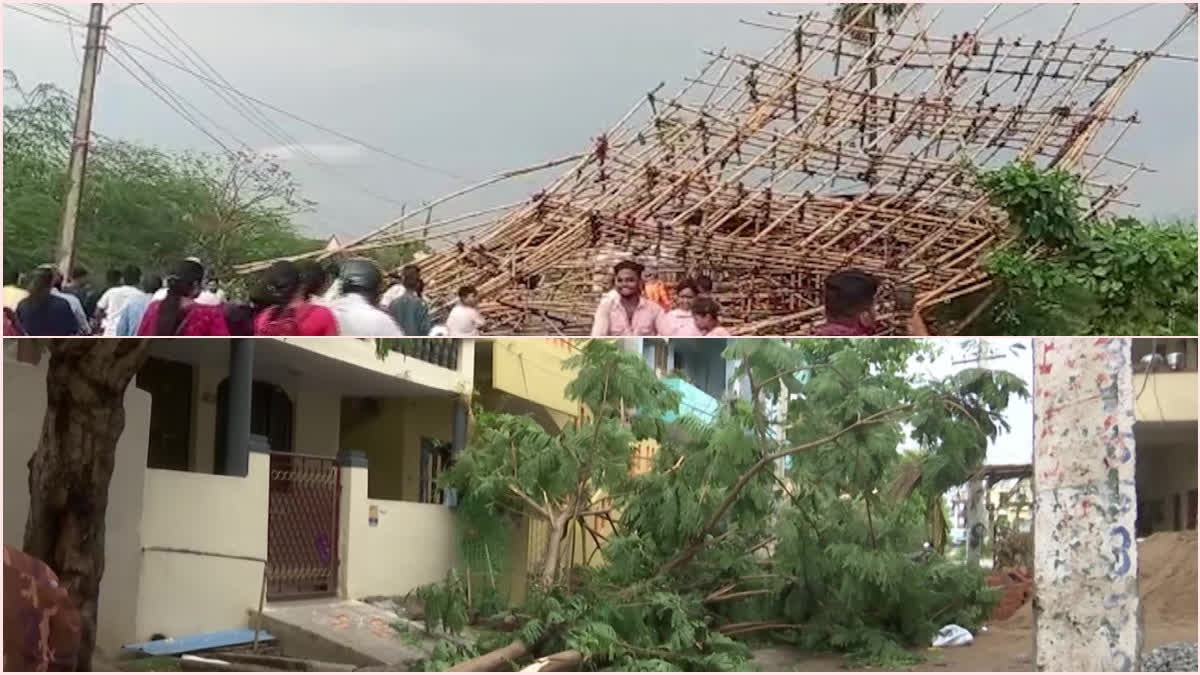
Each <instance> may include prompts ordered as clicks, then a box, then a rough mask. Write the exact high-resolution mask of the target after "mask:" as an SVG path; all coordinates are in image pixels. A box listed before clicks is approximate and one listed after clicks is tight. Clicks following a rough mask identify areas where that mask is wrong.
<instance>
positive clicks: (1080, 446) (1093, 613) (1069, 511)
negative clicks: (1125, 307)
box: [1033, 338, 1142, 672]
mask: <svg viewBox="0 0 1200 675" xmlns="http://www.w3.org/2000/svg"><path fill="white" fill-rule="evenodd" d="M1033 352H1034V358H1035V367H1034V375H1033V410H1034V421H1033V435H1034V437H1033V471H1034V475H1033V485H1034V501H1033V521H1034V525H1033V551H1034V556H1033V576H1034V599H1033V618H1034V662H1035V663H1036V668H1037V670H1039V671H1047V672H1053V671H1064V670H1067V671H1085V672H1086V671H1107V672H1117V671H1120V672H1130V671H1138V670H1140V669H1141V667H1140V658H1141V652H1142V623H1141V600H1140V598H1139V595H1138V546H1137V539H1136V538H1135V537H1136V536H1137V535H1136V528H1135V523H1136V521H1137V494H1136V486H1135V482H1134V467H1135V466H1136V465H1137V455H1136V450H1137V449H1136V447H1135V443H1134V435H1133V425H1134V398H1135V397H1134V390H1133V364H1132V363H1131V354H1130V341H1129V339H1127V338H1087V339H1082V338H1034V340H1033Z"/></svg>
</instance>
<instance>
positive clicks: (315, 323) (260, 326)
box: [254, 260, 338, 337]
mask: <svg viewBox="0 0 1200 675" xmlns="http://www.w3.org/2000/svg"><path fill="white" fill-rule="evenodd" d="M265 281H266V285H267V294H268V296H269V297H270V298H271V305H270V306H269V307H267V308H266V309H264V310H263V311H261V312H259V314H258V316H256V317H255V318H254V334H255V335H281V336H282V335H300V336H306V337H313V336H325V335H337V334H338V327H337V320H336V319H335V318H334V317H333V312H331V311H329V308H328V307H322V306H321V305H315V304H313V303H311V302H309V300H308V293H307V290H308V288H307V284H302V283H301V280H300V268H299V267H297V266H296V263H293V262H290V261H287V260H283V261H280V262H277V263H275V264H274V265H271V267H270V269H268V270H267V276H266V279H265Z"/></svg>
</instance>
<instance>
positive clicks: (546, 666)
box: [520, 649, 583, 673]
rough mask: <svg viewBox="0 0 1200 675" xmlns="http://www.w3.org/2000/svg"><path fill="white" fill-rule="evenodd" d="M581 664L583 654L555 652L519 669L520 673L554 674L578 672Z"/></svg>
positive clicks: (568, 651) (574, 651)
mask: <svg viewBox="0 0 1200 675" xmlns="http://www.w3.org/2000/svg"><path fill="white" fill-rule="evenodd" d="M581 663H583V654H582V653H580V652H578V651H576V650H574V649H568V650H566V651H562V652H557V653H555V654H551V655H549V656H543V657H542V658H540V659H538V660H537V661H534V662H533V663H531V664H529V665H527V666H525V667H524V668H522V669H521V671H520V672H522V673H554V672H563V671H567V670H578V666H579V664H581Z"/></svg>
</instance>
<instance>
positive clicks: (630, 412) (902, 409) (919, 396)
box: [427, 340, 1026, 670]
mask: <svg viewBox="0 0 1200 675" xmlns="http://www.w3.org/2000/svg"><path fill="white" fill-rule="evenodd" d="M595 345H603V346H595ZM615 349H616V347H615V346H612V345H611V343H608V342H601V341H593V342H591V343H587V346H585V347H584V353H583V356H581V363H582V364H583V367H582V370H581V375H580V379H579V380H577V381H576V382H575V383H574V384H573V385H572V391H573V392H574V393H575V394H576V395H578V396H580V399H579V400H587V401H598V404H596V405H594V406H593V405H589V407H591V409H592V412H593V415H594V419H593V420H592V421H589V423H588V425H585V426H583V427H581V428H580V429H578V430H572V431H570V432H567V433H565V434H563V438H561V439H557V438H555V437H552V436H549V435H547V434H545V433H544V432H542V431H539V430H534V429H531V428H529V427H528V426H526V425H524V424H522V423H521V422H519V421H515V420H513V419H511V418H501V417H494V416H485V417H481V418H480V419H478V420H477V424H476V428H475V431H474V436H473V439H472V442H471V443H470V444H469V446H468V449H467V450H466V452H465V453H464V454H463V456H462V459H461V460H460V463H459V464H458V466H457V467H456V468H455V470H454V472H453V474H454V475H453V476H452V477H451V478H450V480H451V481H452V482H454V483H455V484H456V485H459V486H461V487H463V488H464V489H465V490H467V493H468V494H472V490H474V493H473V494H476V495H478V496H479V497H481V498H483V499H486V500H488V501H489V502H490V503H494V504H496V506H497V509H502V508H503V509H514V508H518V509H523V510H524V512H525V513H527V514H532V515H534V517H542V518H545V517H546V516H545V515H544V514H543V511H545V510H546V509H545V505H546V504H547V503H549V502H554V503H562V499H563V498H564V496H566V499H575V498H574V495H578V494H584V493H586V492H587V490H588V489H599V488H603V489H604V493H605V494H606V495H608V496H610V497H611V499H612V512H613V513H615V514H618V515H617V516H616V517H615V518H614V520H613V532H612V533H611V534H610V535H608V536H607V537H606V538H604V539H603V540H602V541H598V543H599V544H600V545H601V553H602V558H603V560H604V561H605V564H604V565H603V566H601V567H595V568H586V569H577V570H572V572H571V574H570V575H569V579H570V583H567V582H566V581H567V579H568V576H567V575H561V574H547V573H546V567H545V566H544V564H543V566H542V567H541V568H540V570H539V572H540V576H541V580H542V581H543V583H541V584H539V585H538V587H537V591H536V592H535V593H534V594H533V595H532V596H531V598H530V599H529V600H528V601H527V602H526V603H525V606H523V607H521V608H518V609H517V610H516V613H517V614H518V615H519V616H522V617H525V623H524V625H523V626H522V628H521V630H520V633H519V635H520V638H519V639H518V640H516V641H514V642H511V643H509V644H506V645H503V646H502V647H500V648H498V649H494V650H492V651H490V652H487V653H485V654H482V655H474V654H473V653H470V652H467V653H464V652H462V651H461V650H460V651H455V652H453V653H450V652H449V651H446V652H443V653H441V654H440V656H439V659H440V660H439V659H434V660H433V661H431V662H430V663H428V664H427V666H429V667H431V668H442V667H445V666H448V665H450V664H451V663H453V662H455V661H457V660H460V659H461V658H462V657H464V656H473V658H472V659H470V660H469V661H466V662H465V663H462V664H460V667H462V668H464V669H487V668H489V667H496V666H498V665H502V664H503V663H504V662H507V661H520V660H521V659H523V658H526V657H527V656H528V655H529V654H531V653H532V654H538V655H550V656H549V657H547V658H550V659H551V660H552V661H554V662H555V663H556V665H558V666H560V667H561V666H566V667H575V666H583V667H587V668H615V669H619V670H692V669H703V670H741V669H746V668H747V666H748V665H749V663H748V657H749V652H748V650H747V649H746V647H745V645H744V644H743V643H742V642H741V641H740V639H739V636H745V635H751V634H756V635H760V636H763V637H767V638H770V639H776V640H787V641H798V642H799V643H801V644H803V645H805V646H808V647H811V648H814V649H835V650H838V651H842V652H844V653H847V654H850V655H852V656H855V657H858V658H861V659H865V660H870V661H874V662H891V663H895V662H896V661H898V660H900V659H910V658H911V657H909V656H908V652H907V651H906V648H908V647H912V646H914V645H918V644H924V643H925V641H926V640H928V638H929V635H931V634H932V633H933V632H934V631H935V630H936V628H937V627H938V626H939V625H941V623H946V622H950V621H957V622H960V623H963V624H966V625H968V626H973V625H978V623H979V621H980V619H981V618H982V616H983V615H984V613H985V612H986V611H987V609H988V607H989V603H990V601H991V595H990V593H989V591H988V590H987V587H986V584H985V583H984V581H983V579H982V576H981V573H980V572H978V571H977V570H972V569H966V568H962V567H961V566H957V565H955V564H953V563H950V562H948V561H946V560H944V559H942V558H941V557H940V556H939V555H938V554H937V553H936V551H935V552H931V553H922V552H921V551H922V542H923V541H924V540H925V533H926V517H927V511H928V503H929V498H930V496H931V495H935V494H938V495H940V494H941V493H942V492H944V490H945V489H946V487H948V486H950V485H954V484H958V483H961V482H964V481H965V480H966V479H967V477H968V475H969V473H970V471H971V470H973V468H974V467H976V466H977V465H978V464H979V463H980V462H981V461H982V458H983V456H984V454H985V452H986V448H987V442H988V440H989V439H990V438H994V437H995V436H996V434H998V433H999V432H1000V431H1002V430H1003V429H1004V428H1005V424H1004V419H1003V411H1004V409H1005V408H1006V406H1007V404H1008V402H1009V400H1010V399H1011V398H1012V397H1014V396H1024V395H1026V391H1025V388H1024V385H1023V383H1022V382H1021V381H1020V380H1019V379H1018V378H1015V377H1013V376H1011V375H1009V374H1007V373H1003V372H995V371H989V370H984V369H972V370H967V371H963V372H961V373H958V374H956V375H953V376H950V377H946V378H941V379H933V380H928V379H917V378H915V377H913V376H912V375H910V374H908V373H907V364H908V362H909V361H910V360H911V359H915V358H924V357H926V356H928V355H929V350H930V347H929V345H928V343H924V342H918V341H913V340H797V341H783V340H738V341H734V342H733V343H731V346H730V348H729V350H728V351H727V354H726V356H727V357H728V358H737V359H740V361H741V366H740V372H739V376H741V375H744V376H746V377H747V378H748V379H749V380H750V382H751V389H752V392H751V394H752V395H751V397H750V400H748V401H747V400H731V401H727V402H726V403H725V405H723V406H722V408H721V411H720V413H719V414H718V416H717V418H716V419H715V420H713V421H712V422H711V423H706V422H703V421H700V420H697V419H696V418H694V417H687V416H685V417H684V418H682V420H680V421H679V422H677V423H673V424H663V423H662V422H660V421H659V420H661V415H660V414H658V413H659V412H660V411H661V410H662V409H664V408H666V407H669V406H670V405H671V400H670V398H669V397H665V396H664V397H661V398H660V397H659V396H658V395H657V394H656V393H655V390H654V389H651V388H650V387H652V382H653V375H652V374H651V372H650V370H649V368H648V367H647V366H646V365H645V364H644V363H642V362H641V360H640V359H637V358H636V357H632V358H628V359H626V358H625V357H622V356H618V355H617V354H616V353H615V352H613V351H612V350H615ZM614 359H615V360H616V361H613V360H614ZM616 362H619V363H620V365H619V366H614V363H616ZM801 374H805V375H806V377H800V375H801ZM785 389H786V391H787V392H788V393H789V404H788V414H787V419H786V420H785V421H784V422H783V423H782V426H780V425H779V424H777V423H776V421H775V420H772V419H771V418H770V417H769V415H768V409H769V407H770V404H771V402H772V399H776V398H777V397H779V396H782V395H783V392H784V390H785ZM585 392H591V393H590V394H587V393H585ZM599 392H605V393H604V395H603V396H600V397H599V398H597V393H599ZM622 401H623V402H624V404H625V405H621V402H622ZM634 402H636V404H633V403H634ZM626 427H628V429H627V430H624V431H623V429H624V428H626ZM906 430H909V431H908V433H907V436H910V437H911V442H912V443H914V444H915V445H916V447H917V448H918V449H919V450H920V454H919V455H917V456H916V457H917V459H916V461H917V463H918V466H919V472H918V475H917V476H916V477H915V478H910V479H909V480H908V487H907V488H906V489H905V490H903V491H902V492H903V494H901V495H900V496H899V497H892V498H885V496H884V493H885V492H887V490H886V488H887V486H888V485H889V484H893V483H896V482H898V476H899V474H900V473H901V471H902V470H903V468H904V465H905V463H904V462H903V461H902V459H903V456H902V455H901V453H900V452H899V451H898V448H899V447H900V445H901V442H902V441H904V439H905V438H906ZM589 433H590V434H591V435H593V436H594V437H595V438H597V439H603V440H602V441H601V442H600V443H599V445H598V446H593V445H591V444H590V443H591V441H590V438H591V437H589ZM633 438H638V439H647V438H650V439H654V440H655V441H657V442H658V446H659V450H658V452H657V453H656V455H655V457H654V469H653V470H652V471H650V472H647V473H642V474H638V475H630V473H629V471H628V467H629V463H630V460H631V454H632V450H631V448H630V446H629V443H628V442H629V441H630V440H632V439H633ZM589 449H594V451H595V452H597V453H598V455H599V456H598V457H596V458H588V459H580V458H582V454H581V453H582V452H584V451H586V450H589ZM787 458H791V460H792V461H791V462H785V461H783V460H785V459H787ZM583 466H590V467H593V468H592V469H591V472H590V473H589V474H588V480H587V481H586V482H584V481H582V480H580V477H581V476H582V475H583V473H584V472H583V471H581V470H580V468H579V467H583ZM514 484H515V485H518V486H519V487H520V492H521V493H522V494H523V495H524V496H522V495H521V494H517V493H516V491H514V489H513V485H514ZM543 490H544V493H543ZM556 495H558V496H557V497H556ZM539 496H540V497H541V500H540V501H539ZM585 501H586V500H577V501H576V503H584V502H585ZM584 508H587V507H584ZM474 513H475V514H478V513H479V511H478V510H476V511H474ZM555 513H562V511H561V510H559V511H556V512H555ZM539 514H540V515H539ZM574 514H575V515H576V516H579V515H580V514H581V512H580V511H578V510H575V511H574ZM564 522H569V520H567V521H564ZM483 526H484V525H483V524H479V525H478V527H483ZM938 622H941V623H938ZM451 657H453V658H451Z"/></svg>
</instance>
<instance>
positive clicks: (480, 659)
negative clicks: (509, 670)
mask: <svg viewBox="0 0 1200 675" xmlns="http://www.w3.org/2000/svg"><path fill="white" fill-rule="evenodd" d="M527 654H529V645H527V644H525V643H524V642H522V641H520V640H515V641H513V642H510V643H508V644H507V645H504V646H503V647H501V648H499V649H493V650H492V651H490V652H488V653H486V654H481V655H479V656H476V657H475V658H473V659H468V660H466V661H463V662H462V663H460V664H458V665H456V666H453V667H451V668H447V669H446V672H448V673H478V672H488V671H493V670H500V669H502V668H504V667H505V666H507V665H508V664H509V663H512V662H513V661H516V660H517V659H520V658H523V657H525V656H526V655H527Z"/></svg>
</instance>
